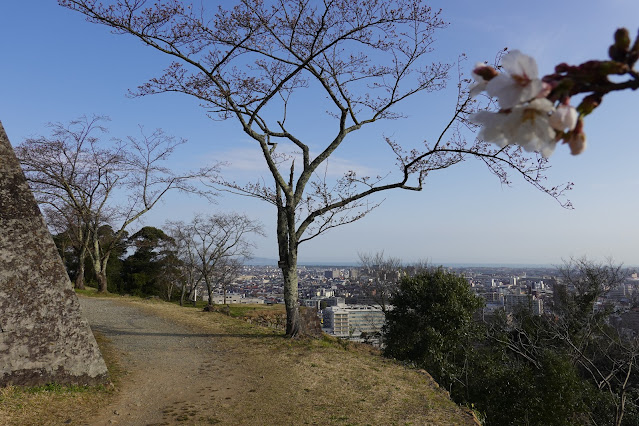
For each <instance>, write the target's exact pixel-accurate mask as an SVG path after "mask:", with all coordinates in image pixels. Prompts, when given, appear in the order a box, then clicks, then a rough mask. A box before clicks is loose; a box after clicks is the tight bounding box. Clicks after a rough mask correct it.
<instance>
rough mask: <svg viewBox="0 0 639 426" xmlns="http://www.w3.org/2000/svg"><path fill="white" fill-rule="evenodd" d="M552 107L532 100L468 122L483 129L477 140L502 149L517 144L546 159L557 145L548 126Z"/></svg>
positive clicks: (477, 116)
mask: <svg viewBox="0 0 639 426" xmlns="http://www.w3.org/2000/svg"><path fill="white" fill-rule="evenodd" d="M554 109H555V108H554V106H553V103H552V102H550V101H549V100H548V99H534V100H532V101H530V102H527V103H525V104H520V105H516V106H515V107H514V108H512V110H510V111H500V112H490V111H479V112H477V113H475V114H473V116H472V117H471V120H472V121H474V122H475V123H477V124H479V125H481V126H482V129H481V131H480V132H479V136H478V137H479V138H480V139H483V140H485V141H486V142H493V143H495V144H497V145H499V146H501V147H505V146H506V145H511V144H517V145H520V146H521V147H522V148H524V149H525V150H526V151H529V152H531V151H539V152H540V153H541V155H543V156H544V157H549V156H550V155H551V154H552V153H553V151H554V150H555V146H556V145H557V137H556V136H557V133H556V132H555V130H554V129H553V128H552V126H551V125H550V114H551V113H552V112H553V111H554Z"/></svg>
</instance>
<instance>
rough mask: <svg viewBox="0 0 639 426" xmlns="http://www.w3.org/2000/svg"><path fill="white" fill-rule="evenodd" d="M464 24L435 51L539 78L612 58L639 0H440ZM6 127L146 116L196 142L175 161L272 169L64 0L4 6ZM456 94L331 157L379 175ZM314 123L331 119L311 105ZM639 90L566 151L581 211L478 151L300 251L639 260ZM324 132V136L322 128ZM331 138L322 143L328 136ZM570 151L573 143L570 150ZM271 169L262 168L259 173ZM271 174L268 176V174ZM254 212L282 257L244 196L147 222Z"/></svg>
mask: <svg viewBox="0 0 639 426" xmlns="http://www.w3.org/2000/svg"><path fill="white" fill-rule="evenodd" d="M432 5H433V7H434V8H442V9H443V17H444V19H445V20H446V21H448V22H450V26H449V27H448V28H447V29H445V30H442V31H440V32H439V33H438V34H437V43H436V45H435V48H436V54H435V55H436V56H435V57H434V58H435V59H438V60H442V61H448V62H452V61H454V60H455V59H456V58H457V57H458V55H459V54H460V53H462V52H463V53H466V55H467V56H468V58H469V60H468V61H467V62H466V65H465V66H466V68H468V69H467V72H469V71H470V67H471V66H472V65H473V64H474V63H475V62H476V61H483V60H489V61H492V60H493V58H494V57H495V54H496V53H497V52H498V51H499V50H501V49H503V48H504V47H509V48H511V49H519V50H521V51H522V52H524V53H527V54H530V55H532V56H534V57H535V58H536V59H537V61H538V64H539V68H540V73H541V74H542V75H543V74H547V73H549V72H551V70H552V67H553V66H554V65H555V64H557V63H559V62H569V63H580V62H583V61H586V60H589V59H604V58H605V54H606V52H607V49H608V46H609V45H610V43H611V40H612V34H613V32H614V31H615V29H616V28H617V27H620V26H626V27H627V28H628V29H629V30H630V32H631V34H632V35H633V36H634V35H635V34H636V32H637V29H638V28H639V21H636V20H633V18H635V19H636V17H637V16H639V2H637V1H636V0H608V1H605V2H604V1H594V0H592V1H587V2H584V1H576V0H568V1H562V2H556V1H553V2H551V1H538V2H534V3H531V2H514V1H484V2H477V1H470V0H459V1H448V2H446V1H437V2H433V3H432ZM0 52H1V54H2V67H1V68H0V70H1V71H0V73H1V74H0V75H1V77H2V78H0V121H2V123H3V125H4V127H5V130H6V131H7V133H8V135H9V138H10V139H11V141H12V143H13V144H14V145H17V144H18V143H20V142H21V141H22V140H24V139H25V138H27V137H30V136H37V135H41V134H46V133H47V128H46V127H45V124H46V123H47V122H67V121H69V120H72V119H74V118H76V117H78V116H81V115H83V114H87V115H90V114H104V115H108V116H110V117H111V120H112V121H111V123H110V125H109V127H110V130H111V134H112V135H113V136H119V137H124V136H125V135H127V134H134V133H135V132H136V131H137V125H138V124H142V125H144V127H145V128H147V129H155V128H158V127H161V128H163V129H164V130H165V131H166V132H167V133H169V134H173V135H176V136H180V137H184V138H186V139H188V140H189V142H188V144H187V145H185V146H183V149H182V150H181V152H179V153H177V155H176V156H175V157H174V163H173V166H174V167H175V168H176V169H180V168H189V167H194V166H199V165H202V164H203V163H204V162H206V161H214V160H225V161H230V162H231V163H232V164H233V166H232V167H230V168H229V169H228V170H227V171H226V173H227V174H228V176H230V177H233V178H237V179H243V178H246V177H251V176H255V173H256V170H260V169H259V167H260V166H259V160H257V159H256V157H255V154H256V152H257V151H256V150H255V146H254V145H253V144H252V143H251V142H250V141H249V140H248V138H247V137H245V136H244V134H243V133H241V131H240V130H239V128H238V127H237V126H236V125H235V123H233V122H231V121H229V122H218V121H212V120H210V119H208V118H207V117H206V115H205V112H204V110H203V109H202V108H200V107H199V106H198V104H197V102H196V101H195V100H192V99H190V98H189V97H187V96H186V95H179V94H166V95H155V96H150V97H145V98H129V97H127V96H126V93H127V90H128V89H134V88H135V87H137V85H139V84H141V83H144V82H145V81H146V80H147V79H148V78H150V77H153V76H156V75H158V74H159V73H160V72H161V70H162V69H163V68H164V67H165V66H166V65H167V64H168V59H167V58H165V57H163V56H162V55H161V54H159V53H157V52H155V51H153V50H152V49H150V48H146V47H144V46H143V45H141V44H140V43H139V42H137V41H136V40H134V39H133V38H130V37H127V36H118V35H113V34H111V33H110V32H109V30H108V29H107V28H105V27H101V26H98V25H95V24H89V23H87V22H86V21H85V20H84V19H83V17H82V16H81V15H79V14H76V13H73V12H71V11H68V10H66V9H63V8H61V7H59V6H57V4H56V2H54V1H45V0H34V1H29V2H24V1H23V2H18V1H12V2H6V4H3V12H2V14H1V15H0ZM455 81H456V80H455V79H454V78H453V80H452V81H451V84H450V85H449V87H450V89H447V90H446V91H443V92H441V93H438V94H436V95H428V94H425V95H419V96H418V97H415V98H413V99H412V100H411V101H410V102H407V103H406V104H405V105H404V106H403V107H402V108H400V110H401V111H402V112H404V113H405V114H406V115H407V116H408V118H406V119H403V120H398V121H392V122H385V123H380V124H377V125H375V126H373V127H372V128H371V129H369V130H366V132H363V134H362V136H360V137H358V138H355V139H354V140H353V142H352V144H349V145H348V147H346V148H345V149H344V150H343V151H340V152H339V153H338V156H337V157H336V159H335V160H334V161H333V162H332V163H331V164H332V165H333V166H334V167H336V168H341V167H343V168H350V167H353V168H357V169H359V170H370V171H372V172H373V173H382V174H383V173H384V172H385V171H387V170H390V169H392V166H393V159H392V158H390V157H389V156H388V149H386V148H384V145H383V142H382V139H381V136H382V135H393V136H394V137H395V138H396V139H398V140H401V141H406V142H407V143H409V144H411V143H413V144H414V143H418V142H419V141H421V140H424V139H432V138H434V137H435V136H436V135H437V134H438V131H439V130H440V129H441V128H442V126H443V125H444V123H445V122H446V119H447V117H449V116H450V114H451V113H452V111H453V108H454V100H455V91H454V86H455V84H454V83H455ZM299 119H300V120H301V121H300V122H301V124H302V125H303V127H306V128H307V129H309V131H310V132H313V131H315V130H321V125H322V124H321V121H318V120H315V117H312V116H311V117H308V116H302V115H300V117H299ZM638 121H639V93H630V92H628V93H617V94H613V95H610V96H608V97H607V98H605V99H604V103H603V105H602V106H601V107H600V108H599V109H598V110H597V111H596V112H595V113H594V114H592V115H591V116H589V117H588V119H587V121H586V132H587V135H588V149H587V150H586V152H585V153H584V154H582V155H580V156H578V157H573V156H571V155H570V154H569V153H568V150H567V149H566V148H565V147H559V148H558V149H557V151H556V153H555V154H554V155H553V157H552V160H551V164H552V165H553V168H552V170H551V171H550V173H549V179H550V182H553V183H561V182H565V181H572V182H574V183H575V188H574V189H573V191H571V193H570V194H569V198H570V199H571V201H572V202H573V204H574V206H575V209H574V210H565V209H562V208H561V207H560V206H559V204H558V203H557V202H556V201H555V200H553V199H552V198H550V197H548V196H547V195H545V194H543V193H541V192H539V191H537V190H535V189H534V188H532V187H531V186H529V185H527V184H526V183H525V182H523V181H521V180H518V179H514V184H513V186H512V187H503V186H502V185H500V183H499V181H498V180H497V179H496V178H495V177H494V176H493V175H491V174H490V173H489V172H488V171H487V170H486V168H485V167H484V166H483V165H482V164H481V163H479V162H475V161H467V162H465V163H463V164H460V165H456V166H454V167H452V168H450V169H448V170H444V171H442V172H439V173H437V174H433V175H432V176H431V177H429V181H428V182H427V184H426V188H425V190H424V191H422V192H421V193H413V192H410V193H408V192H388V193H385V194H384V195H382V196H380V197H378V198H376V199H375V201H381V200H382V199H383V200H384V202H383V204H382V206H381V207H379V208H378V209H377V210H376V211H374V212H373V213H371V214H370V215H369V216H367V217H366V218H364V219H363V220H361V221H359V222H356V223H354V224H351V225H347V226H345V227H342V228H337V229H335V230H333V231H332V232H329V233H328V234H326V235H324V236H322V237H319V238H317V239H315V240H313V241H310V242H308V243H306V244H304V245H302V246H301V248H300V260H301V261H306V262H310V261H318V262H319V261H321V262H331V261H335V262H338V261H339V262H346V261H352V260H355V259H356V258H357V253H358V252H374V251H379V250H384V251H385V253H386V254H388V255H392V256H396V257H401V258H403V259H404V260H405V261H414V260H417V259H429V260H431V261H432V262H434V263H452V262H457V263H531V264H557V263H560V262H561V259H562V258H568V257H570V256H583V255H587V256H589V257H591V258H595V259H603V258H604V257H612V258H613V259H614V260H616V261H618V262H623V263H625V264H627V265H639V249H638V247H639V223H638V220H637V218H638V217H639V199H638V197H637V194H638V193H639V191H638V190H639V170H638V167H637V163H638V161H639V137H638V136H637V130H636V125H637V122H638ZM317 134H318V136H317V137H318V138H320V137H321V132H318V133H317ZM319 142H321V141H319ZM562 148H563V149H562ZM256 167H257V169H256ZM264 176H265V178H267V179H268V175H267V174H266V173H265V174H264ZM210 211H241V212H246V213H247V214H248V215H249V216H251V217H253V218H256V219H260V220H261V221H262V222H263V223H264V224H265V227H266V230H267V233H268V237H267V238H261V239H257V240H256V243H257V244H258V248H257V250H256V251H255V255H256V256H260V257H270V258H276V257H277V254H276V253H277V249H276V243H275V232H274V224H275V216H274V210H273V208H272V207H270V206H268V205H266V204H264V203H262V202H260V201H258V200H252V199H246V198H241V197H237V196H233V195H223V196H221V197H219V202H218V203H217V204H214V205H211V204H208V203H207V202H205V201H204V200H199V199H196V198H193V197H186V196H183V195H177V194H175V195H172V196H171V197H169V198H167V200H166V202H165V203H164V204H163V205H162V206H160V207H159V208H158V209H156V210H155V211H153V212H151V213H150V214H149V215H148V217H147V218H146V219H145V220H144V222H143V223H141V224H138V226H141V225H143V224H144V225H155V226H161V225H162V224H163V223H164V221H165V220H166V219H183V220H189V219H190V218H191V217H192V214H193V213H194V212H201V213H205V212H210Z"/></svg>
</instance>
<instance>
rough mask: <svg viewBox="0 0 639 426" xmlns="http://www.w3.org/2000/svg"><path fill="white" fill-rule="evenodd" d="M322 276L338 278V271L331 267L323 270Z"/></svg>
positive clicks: (330, 278)
mask: <svg viewBox="0 0 639 426" xmlns="http://www.w3.org/2000/svg"><path fill="white" fill-rule="evenodd" d="M324 277H326V278H328V279H329V280H332V279H333V278H339V271H338V270H336V269H332V270H330V271H324Z"/></svg>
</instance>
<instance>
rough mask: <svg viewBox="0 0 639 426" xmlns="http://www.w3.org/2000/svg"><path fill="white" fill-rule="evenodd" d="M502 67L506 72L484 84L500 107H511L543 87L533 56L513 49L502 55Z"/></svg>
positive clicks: (532, 96) (535, 95) (534, 95)
mask: <svg viewBox="0 0 639 426" xmlns="http://www.w3.org/2000/svg"><path fill="white" fill-rule="evenodd" d="M502 67H503V68H504V70H506V72H507V73H500V74H498V75H497V76H495V77H494V78H492V79H491V80H490V81H489V82H488V84H487V85H486V92H487V93H488V94H489V95H490V96H493V97H496V98H497V101H498V102H499V106H500V108H502V109H510V108H513V107H514V106H515V105H518V104H520V103H522V102H527V101H530V100H531V99H534V98H535V97H537V95H538V94H539V93H540V92H542V90H543V88H544V87H543V85H542V82H541V80H540V79H539V72H538V70H537V62H536V61H535V59H534V58H532V57H530V56H528V55H524V54H523V53H521V52H520V51H519V50H513V51H511V52H508V53H507V54H506V55H504V57H503V59H502Z"/></svg>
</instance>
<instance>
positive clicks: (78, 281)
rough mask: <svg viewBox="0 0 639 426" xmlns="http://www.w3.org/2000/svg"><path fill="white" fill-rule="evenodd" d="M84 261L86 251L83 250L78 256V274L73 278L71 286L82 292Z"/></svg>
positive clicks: (83, 287)
mask: <svg viewBox="0 0 639 426" xmlns="http://www.w3.org/2000/svg"><path fill="white" fill-rule="evenodd" d="M85 259H86V251H85V249H83V250H82V251H81V252H80V255H79V256H78V273H77V275H76V277H75V282H74V284H73V286H74V287H75V288H77V289H78V290H84V289H85V288H86V287H85V286H84V261H85Z"/></svg>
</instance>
